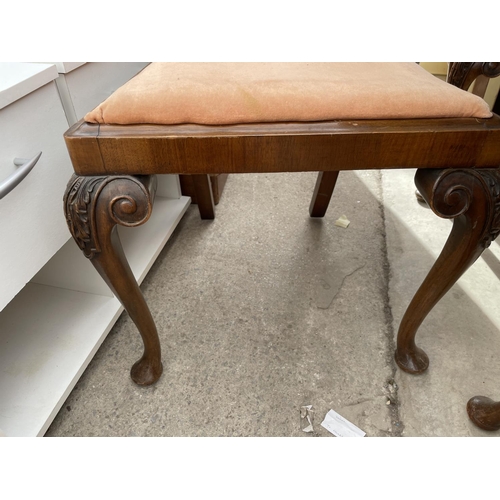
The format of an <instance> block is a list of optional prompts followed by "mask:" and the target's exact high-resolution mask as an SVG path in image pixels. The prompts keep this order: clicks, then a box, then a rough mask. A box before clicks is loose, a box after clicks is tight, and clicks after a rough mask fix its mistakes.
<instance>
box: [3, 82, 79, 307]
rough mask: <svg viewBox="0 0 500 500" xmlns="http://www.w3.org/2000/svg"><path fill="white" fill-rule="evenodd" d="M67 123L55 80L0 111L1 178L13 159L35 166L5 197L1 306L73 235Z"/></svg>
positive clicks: (9, 167) (6, 174)
mask: <svg viewBox="0 0 500 500" xmlns="http://www.w3.org/2000/svg"><path fill="white" fill-rule="evenodd" d="M67 128H68V123H67V121H66V117H65V114H64V111H63V108H62V105H61V102H60V100H59V96H58V93H57V89H56V86H55V84H54V83H50V84H48V85H45V86H44V87H42V88H40V89H38V90H37V91H35V92H32V93H31V94H29V95H27V96H25V97H23V98H22V99H20V100H18V101H16V102H14V103H13V104H11V105H9V106H7V107H6V108H4V109H2V110H1V111H0V180H4V179H6V178H7V177H8V176H9V174H11V173H12V172H13V171H14V170H15V167H14V165H13V159H14V158H16V157H17V158H32V157H33V156H35V155H36V154H37V153H38V152H40V151H42V156H41V158H40V159H39V160H38V163H37V164H36V165H35V167H34V169H33V170H32V171H31V172H30V173H29V174H28V176H27V177H26V178H25V179H24V180H23V181H22V182H21V183H20V184H19V185H18V186H17V187H16V188H14V190H13V191H12V192H10V193H9V194H8V195H7V196H5V197H4V198H3V199H1V200H0V283H1V286H0V310H2V309H3V308H4V307H5V306H6V305H7V304H8V303H9V302H10V300H11V299H12V298H13V297H14V296H15V295H16V294H17V293H18V292H19V291H20V290H21V289H22V288H23V287H24V285H25V284H26V283H27V282H28V281H29V280H30V279H31V278H32V277H33V276H34V275H35V274H36V273H37V272H38V270H39V269H40V268H41V267H42V266H43V265H44V264H45V263H46V262H47V261H48V260H49V259H50V258H51V257H52V255H54V253H55V252H56V251H57V250H58V249H59V248H60V247H61V246H62V245H63V244H64V243H65V242H66V241H67V240H68V239H69V237H70V233H69V231H68V228H67V226H66V221H65V220H64V214H63V203H62V198H63V195H64V190H65V188H66V184H67V182H68V180H69V178H70V176H71V174H72V172H73V169H72V166H71V162H70V159H69V155H68V153H67V150H66V145H65V143H64V139H63V134H64V132H65V131H66V129H67Z"/></svg>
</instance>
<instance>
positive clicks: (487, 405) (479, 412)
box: [467, 396, 500, 431]
mask: <svg viewBox="0 0 500 500" xmlns="http://www.w3.org/2000/svg"><path fill="white" fill-rule="evenodd" d="M467 414H468V415H469V418H470V419H471V420H472V421H473V422H474V423H475V424H476V425H477V426H478V427H480V428H481V429H484V430H485V431H498V430H499V429H500V402H496V401H493V400H492V399H490V398H486V397H484V396H474V397H473V398H471V399H469V401H468V403H467Z"/></svg>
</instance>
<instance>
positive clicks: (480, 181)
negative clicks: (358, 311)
mask: <svg viewBox="0 0 500 500" xmlns="http://www.w3.org/2000/svg"><path fill="white" fill-rule="evenodd" d="M415 184H416V185H417V188H418V190H419V192H420V193H421V195H422V196H423V197H424V199H425V201H426V202H427V204H428V205H429V206H430V208H431V209H432V210H433V211H434V213H436V214H437V215H439V216H440V217H444V218H449V219H453V228H452V230H451V233H450V236H449V238H448V240H447V242H446V244H445V246H444V248H443V250H442V252H441V254H440V255H439V257H438V259H437V261H436V263H435V264H434V266H433V267H432V269H431V270H430V271H429V274H428V275H427V277H426V278H425V280H424V282H423V283H422V285H421V286H420V288H419V289H418V291H417V293H416V294H415V296H414V297H413V300H412V301H411V303H410V305H409V306H408V309H407V310H406V313H405V315H404V316H403V319H402V321H401V324H400V327H399V332H398V338H397V349H396V354H395V358H396V362H397V364H398V366H399V367H400V368H401V369H402V370H404V371H406V372H409V373H415V374H416V373H422V372H424V371H425V370H426V369H427V367H428V366H429V358H428V357H427V355H426V354H425V352H424V351H423V350H422V349H420V348H419V347H417V345H416V344H415V335H416V332H417V330H418V328H419V326H420V325H421V323H422V321H423V320H424V319H425V317H426V316H427V314H428V313H429V312H430V311H431V309H432V308H433V307H434V306H435V305H436V304H437V302H438V301H439V300H440V299H441V298H442V297H443V296H444V294H445V293H446V292H447V291H448V290H449V289H450V288H451V287H452V286H453V285H454V284H455V283H456V281H457V280H458V278H460V276H461V275H462V274H463V273H464V272H465V271H466V270H467V269H468V268H469V267H470V266H471V265H472V264H473V263H474V262H475V261H476V259H477V258H478V257H479V256H480V255H481V253H482V252H483V251H484V250H485V249H486V248H487V247H488V246H489V245H490V243H491V242H492V241H493V240H494V239H495V238H496V237H497V236H498V234H499V232H500V169H485V170H473V169H467V170H464V169H458V170H451V169H449V170H424V169H420V170H418V171H417V173H416V175H415Z"/></svg>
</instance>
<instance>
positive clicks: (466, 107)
mask: <svg viewBox="0 0 500 500" xmlns="http://www.w3.org/2000/svg"><path fill="white" fill-rule="evenodd" d="M491 116H492V113H491V111H490V109H489V107H488V105H487V104H486V103H485V102H484V101H483V100H482V99H481V98H479V97H477V96H475V95H473V94H470V93H468V92H465V91H463V90H460V89H458V88H456V87H454V86H452V85H449V84H447V83H445V82H443V81H441V80H439V79H438V78H436V77H434V76H433V75H431V74H430V73H428V72H427V71H425V70H424V69H422V68H421V67H420V66H418V65H417V64H414V63H368V64H365V63H363V64H361V63H152V64H150V65H149V66H148V67H146V68H145V69H144V70H143V71H142V72H141V73H140V74H138V75H137V76H136V77H135V78H133V79H132V80H130V81H129V82H128V83H126V84H125V85H123V86H122V87H121V88H120V89H118V90H117V91H116V92H115V93H114V94H113V95H112V96H111V97H109V98H108V99H107V100H106V101H104V102H103V103H102V104H100V105H99V106H98V107H97V108H96V109H94V110H93V111H91V112H90V113H88V114H87V115H86V116H85V120H86V121H87V122H91V123H107V124H120V125H129V124H139V123H154V124H165V125H167V124H168V125H171V124H181V123H196V124H204V125H224V124H237V123H262V122H293V121H301V122H302V121H309V122H316V121H330V120H366V119H371V120H373V119H377V120H384V119H409V118H444V117H446V118H457V117H461V118H465V117H474V118H489V117H491Z"/></svg>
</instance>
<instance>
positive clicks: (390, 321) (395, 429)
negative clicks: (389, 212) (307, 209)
mask: <svg viewBox="0 0 500 500" xmlns="http://www.w3.org/2000/svg"><path fill="white" fill-rule="evenodd" d="M379 183H380V184H379V185H380V202H379V210H380V216H381V219H382V230H381V239H382V261H383V276H384V278H383V300H384V316H385V322H386V326H387V328H386V336H387V348H388V358H389V359H388V360H387V361H388V365H389V366H390V367H391V369H392V376H391V378H390V380H389V381H388V382H389V383H391V385H393V387H394V392H393V393H392V394H391V397H390V400H391V404H390V405H389V410H390V413H391V423H392V432H391V435H392V436H397V437H401V436H402V432H403V429H404V424H403V422H401V419H400V415H399V394H398V390H397V385H396V384H395V383H394V378H395V376H396V371H397V366H396V362H395V361H394V355H393V353H394V352H395V350H396V343H395V341H394V338H395V335H394V333H395V332H394V317H393V315H392V308H391V303H390V295H389V284H390V278H391V266H390V262H389V256H388V252H387V224H386V219H385V217H386V214H385V204H384V186H383V182H382V172H381V171H379Z"/></svg>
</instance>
